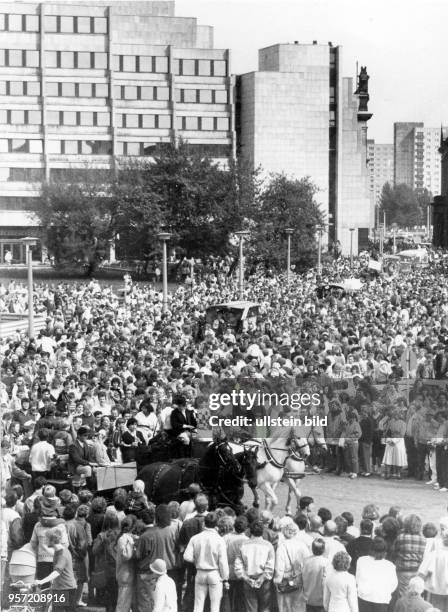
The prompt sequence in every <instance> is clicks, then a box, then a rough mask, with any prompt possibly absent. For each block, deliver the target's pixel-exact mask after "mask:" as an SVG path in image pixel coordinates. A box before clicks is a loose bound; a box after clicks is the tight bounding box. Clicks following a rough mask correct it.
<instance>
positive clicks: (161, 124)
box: [117, 114, 229, 131]
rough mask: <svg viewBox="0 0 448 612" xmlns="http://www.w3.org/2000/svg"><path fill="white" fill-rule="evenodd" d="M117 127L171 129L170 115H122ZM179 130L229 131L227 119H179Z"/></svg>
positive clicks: (119, 116) (118, 119) (119, 117)
mask: <svg viewBox="0 0 448 612" xmlns="http://www.w3.org/2000/svg"><path fill="white" fill-rule="evenodd" d="M117 127H122V128H128V129H129V128H146V129H150V128H171V116H170V115H137V114H120V115H118V117H117ZM177 129H178V130H205V131H215V130H219V131H228V130H229V119H228V118H227V117H177Z"/></svg>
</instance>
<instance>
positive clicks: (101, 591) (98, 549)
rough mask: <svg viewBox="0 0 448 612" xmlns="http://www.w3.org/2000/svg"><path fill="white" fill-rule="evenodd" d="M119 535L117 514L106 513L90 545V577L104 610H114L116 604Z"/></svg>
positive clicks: (111, 611) (109, 611)
mask: <svg viewBox="0 0 448 612" xmlns="http://www.w3.org/2000/svg"><path fill="white" fill-rule="evenodd" d="M119 536H120V529H119V522H118V517H117V515H116V514H113V513H106V515H105V517H104V522H103V527H102V529H101V531H100V533H99V534H98V535H97V537H96V538H95V541H94V542H93V546H92V553H93V556H94V560H95V569H94V571H93V572H92V577H91V580H92V582H93V586H94V587H95V589H96V590H97V596H98V598H99V599H100V600H101V602H102V603H104V604H105V606H106V612H115V608H116V605H117V598H118V583H117V578H116V563H117V541H118V538H119Z"/></svg>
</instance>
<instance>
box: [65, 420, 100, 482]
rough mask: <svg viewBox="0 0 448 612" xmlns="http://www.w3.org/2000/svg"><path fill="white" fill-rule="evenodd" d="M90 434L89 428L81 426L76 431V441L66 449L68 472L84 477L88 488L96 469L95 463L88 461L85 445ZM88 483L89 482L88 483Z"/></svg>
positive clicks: (86, 445) (88, 454)
mask: <svg viewBox="0 0 448 612" xmlns="http://www.w3.org/2000/svg"><path fill="white" fill-rule="evenodd" d="M89 433H90V428H89V427H86V426H85V425H82V426H81V427H80V428H79V429H78V434H77V436H76V440H75V441H74V442H73V444H71V445H70V446H69V448H68V458H69V464H68V465H69V470H70V473H71V474H76V475H78V476H85V477H86V479H87V481H88V484H89V488H92V487H91V486H90V485H92V486H93V485H94V483H92V476H93V468H94V467H97V465H98V464H97V463H94V462H92V461H91V460H90V448H89V446H88V444H87V437H88V435H89ZM89 481H90V482H89Z"/></svg>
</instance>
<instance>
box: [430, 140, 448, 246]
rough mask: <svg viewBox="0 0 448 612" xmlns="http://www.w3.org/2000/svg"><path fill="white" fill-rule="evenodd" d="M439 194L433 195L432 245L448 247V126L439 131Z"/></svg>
mask: <svg viewBox="0 0 448 612" xmlns="http://www.w3.org/2000/svg"><path fill="white" fill-rule="evenodd" d="M439 154H440V170H441V172H440V175H441V176H440V179H441V182H440V195H436V196H435V197H434V202H433V203H432V206H433V217H432V226H433V237H432V241H433V244H434V246H436V247H443V248H444V249H446V248H447V247H448V128H442V129H441V130H440V131H439Z"/></svg>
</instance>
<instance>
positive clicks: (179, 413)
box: [170, 395, 198, 458]
mask: <svg viewBox="0 0 448 612" xmlns="http://www.w3.org/2000/svg"><path fill="white" fill-rule="evenodd" d="M173 403H174V404H175V406H176V407H175V408H174V410H173V412H172V413H171V416H170V419H171V430H170V431H171V435H172V436H173V437H174V438H176V442H177V443H176V445H175V446H176V448H175V454H176V456H177V457H178V458H183V457H190V456H191V432H192V431H193V430H194V429H196V427H197V426H198V423H197V420H196V417H195V414H194V411H193V410H190V409H188V408H187V401H186V399H185V397H183V396H182V395H178V396H176V397H175V398H174V400H173Z"/></svg>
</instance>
